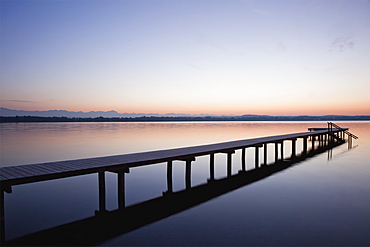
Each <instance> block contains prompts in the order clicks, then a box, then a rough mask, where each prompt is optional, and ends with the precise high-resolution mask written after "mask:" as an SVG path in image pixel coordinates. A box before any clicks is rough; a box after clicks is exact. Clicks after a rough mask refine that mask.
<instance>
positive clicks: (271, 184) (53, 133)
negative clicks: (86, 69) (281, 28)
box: [0, 121, 370, 246]
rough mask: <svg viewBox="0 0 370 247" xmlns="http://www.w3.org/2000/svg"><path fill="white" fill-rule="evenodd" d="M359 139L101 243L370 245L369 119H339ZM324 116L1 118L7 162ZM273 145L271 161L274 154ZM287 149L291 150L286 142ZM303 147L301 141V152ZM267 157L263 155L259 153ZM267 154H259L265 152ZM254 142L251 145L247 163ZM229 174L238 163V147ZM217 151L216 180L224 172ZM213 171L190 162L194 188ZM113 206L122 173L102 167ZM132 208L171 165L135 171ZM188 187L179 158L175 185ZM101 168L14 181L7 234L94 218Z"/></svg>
mask: <svg viewBox="0 0 370 247" xmlns="http://www.w3.org/2000/svg"><path fill="white" fill-rule="evenodd" d="M337 124H339V125H340V126H342V127H348V128H350V131H351V132H352V133H354V134H355V135H357V136H359V137H360V139H358V140H355V141H354V142H353V146H352V148H349V147H348V145H347V144H343V145H341V146H338V147H335V148H334V149H333V150H332V151H331V152H329V151H328V152H325V153H322V154H319V155H316V156H314V157H312V158H310V159H307V160H305V161H302V162H299V163H297V164H295V165H294V166H292V167H290V168H288V169H285V170H283V171H281V172H278V173H275V174H273V175H272V176H269V177H267V178H265V179H262V180H259V181H257V182H254V183H252V184H249V185H247V186H244V187H242V188H239V189H236V190H234V191H232V192H229V193H227V194H224V195H222V196H219V197H217V198H214V199H212V200H210V201H207V202H205V203H203V204H201V205H198V206H195V207H192V208H191V209H189V210H186V211H182V212H180V213H178V214H175V215H173V216H170V217H168V218H165V219H162V220H160V221H157V222H154V223H152V224H149V225H146V226H144V227H142V228H139V229H137V230H134V231H132V232H129V233H126V234H123V235H119V236H117V237H115V238H112V239H107V240H106V241H104V242H101V243H98V245H102V246H112V245H351V246H354V245H367V246H369V245H370V234H369V229H370V122H368V121H364V122H338V123H337ZM326 126H327V125H326V122H174V123H172V122H171V123H170V122H165V123H162V122H161V123H2V124H0V127H1V133H0V134H1V166H13V165H21V164H31V163H41V162H49V161H58V160H68V159H79V158H87V157H98V156H107V155H115V154H124V153H134V152H144V151H151V150H160V149H169V148H176V147H186V146H194V145H202V144H210V143H217V142H225V141H233V140H240V139H249V138H255V137H263V136H269V135H280V134H288V133H295V132H305V131H307V128H309V127H326ZM273 148H274V147H273V146H272V145H271V146H268V162H272V161H273V160H274V149H273ZM284 148H285V154H286V155H287V156H288V155H289V153H290V150H291V146H290V143H289V142H285V143H284ZM300 150H302V140H298V142H297V151H300ZM260 155H261V156H262V152H260ZM260 160H261V159H260ZM253 168H254V149H252V148H249V149H247V169H253ZM232 169H233V170H232V173H233V174H237V173H238V171H239V170H240V169H241V151H240V150H237V151H236V153H235V154H234V155H233V167H232ZM226 173H227V171H226V155H225V154H216V155H215V177H216V178H223V177H226V175H227V174H226ZM208 178H209V157H208V156H202V157H198V158H197V159H196V161H195V162H193V163H192V177H191V183H192V186H196V185H199V184H204V183H206V182H207V179H208ZM106 183H107V209H108V210H115V209H117V207H118V206H117V204H118V202H117V196H116V195H117V175H116V174H113V173H108V172H107V173H106ZM125 186H126V187H125V189H126V195H125V196H126V205H133V204H136V203H138V202H142V201H146V200H148V199H151V198H155V197H160V196H162V192H164V191H166V190H167V183H166V164H165V163H160V164H155V165H150V166H145V167H138V168H133V169H130V173H128V174H126V180H125ZM184 188H185V164H184V162H181V161H174V166H173V189H174V191H180V190H183V189H184ZM98 202H99V199H98V179H97V174H91V175H84V176H79V177H71V178H66V179H58V180H52V181H46V182H38V183H32V184H27V185H18V186H14V187H13V192H12V193H11V194H5V225H6V228H5V229H6V239H7V240H10V239H14V238H17V237H20V236H24V235H26V234H30V233H34V232H37V231H41V230H44V229H47V228H51V227H54V226H58V225H61V224H65V223H69V222H73V221H76V220H79V219H83V218H87V217H91V216H94V212H95V210H97V209H98V207H99V205H98Z"/></svg>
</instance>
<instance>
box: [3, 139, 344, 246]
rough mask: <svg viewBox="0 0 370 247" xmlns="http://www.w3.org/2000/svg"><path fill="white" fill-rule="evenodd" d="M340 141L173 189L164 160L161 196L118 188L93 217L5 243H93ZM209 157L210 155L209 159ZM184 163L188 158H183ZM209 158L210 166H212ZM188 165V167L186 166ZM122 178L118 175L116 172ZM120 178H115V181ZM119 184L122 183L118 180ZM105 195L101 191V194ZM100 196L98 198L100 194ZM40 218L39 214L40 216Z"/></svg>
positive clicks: (170, 165)
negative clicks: (110, 204) (137, 199)
mask: <svg viewBox="0 0 370 247" xmlns="http://www.w3.org/2000/svg"><path fill="white" fill-rule="evenodd" d="M341 144H342V142H339V143H333V144H331V145H327V146H325V145H322V146H320V147H318V148H316V149H313V150H309V151H308V152H306V151H304V152H302V153H300V154H296V155H294V156H292V157H291V158H290V159H289V160H287V159H277V160H276V161H275V162H273V163H270V164H265V165H262V166H260V167H258V166H257V167H256V168H255V169H251V170H245V169H244V170H243V169H242V170H240V171H239V172H238V173H237V174H234V175H232V174H231V172H230V173H229V172H228V173H227V176H226V177H224V178H221V179H215V178H214V176H212V175H211V176H210V177H209V179H208V182H207V183H203V184H200V185H196V186H191V181H190V177H188V176H186V178H185V180H186V186H185V189H183V190H181V191H177V192H174V191H173V188H172V177H171V176H169V174H172V163H168V164H167V191H165V192H164V193H163V195H162V196H160V197H157V198H154V199H150V200H146V201H144V202H141V203H137V204H134V205H131V206H125V205H124V202H122V201H121V202H120V201H119V200H122V194H121V193H124V192H122V191H121V192H118V197H119V200H118V209H117V210H113V211H107V210H105V208H102V207H100V211H99V213H97V214H96V215H95V216H94V217H90V218H86V219H84V220H80V221H76V222H72V223H68V224H65V225H62V226H59V227H55V228H51V229H48V230H45V231H41V232H38V233H35V234H31V235H28V236H25V237H22V238H19V239H16V240H12V241H10V242H8V243H7V244H9V245H36V246H41V245H47V246H50V245H94V244H98V243H100V242H102V241H104V240H107V239H111V238H113V237H116V236H118V235H121V234H124V233H127V232H130V231H132V230H135V229H137V228H140V227H142V226H145V225H147V224H150V223H152V222H155V221H158V220H161V219H164V218H167V217H169V216H171V215H174V214H176V213H179V212H181V211H184V210H187V209H189V208H191V207H194V206H196V205H199V204H202V203H204V202H206V201H208V200H211V199H213V198H216V197H219V196H220V195H223V194H226V193H228V192H231V191H233V190H236V189H238V188H241V187H244V186H246V185H249V184H251V183H253V182H256V181H259V180H262V179H264V178H266V177H269V176H271V175H273V174H275V173H278V172H281V171H283V170H285V169H287V168H289V167H292V166H293V165H296V164H298V163H299V162H301V161H303V160H306V159H308V158H310V157H313V156H315V155H317V154H320V153H323V152H326V151H327V152H328V153H329V152H331V150H332V148H334V147H336V146H339V145H341ZM211 160H212V159H211ZM187 163H188V162H187ZM212 163H213V162H212V161H211V163H210V167H212ZM188 169H189V168H188ZM119 177H121V178H122V176H119ZM119 180H120V179H118V181H119ZM121 185H122V183H121ZM101 196H104V197H105V194H104V195H101ZM100 200H102V198H100ZM41 218H42V216H41Z"/></svg>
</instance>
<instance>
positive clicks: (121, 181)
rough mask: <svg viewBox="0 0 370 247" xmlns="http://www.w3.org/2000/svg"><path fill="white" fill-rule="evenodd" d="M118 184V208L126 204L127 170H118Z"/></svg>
mask: <svg viewBox="0 0 370 247" xmlns="http://www.w3.org/2000/svg"><path fill="white" fill-rule="evenodd" d="M117 176H118V177H117V180H118V181H117V184H118V208H119V209H123V208H124V207H125V205H126V201H125V172H124V171H123V170H121V171H117Z"/></svg>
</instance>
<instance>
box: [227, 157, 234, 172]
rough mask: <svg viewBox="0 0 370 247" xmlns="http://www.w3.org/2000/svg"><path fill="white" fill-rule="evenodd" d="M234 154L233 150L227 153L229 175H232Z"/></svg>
mask: <svg viewBox="0 0 370 247" xmlns="http://www.w3.org/2000/svg"><path fill="white" fill-rule="evenodd" d="M232 154H233V152H228V153H227V177H231V173H232Z"/></svg>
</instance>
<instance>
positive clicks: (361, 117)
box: [0, 115, 370, 123]
mask: <svg viewBox="0 0 370 247" xmlns="http://www.w3.org/2000/svg"><path fill="white" fill-rule="evenodd" d="M338 120H341V121H365V120H370V116H365V115H359V116H341V115H327V116H266V115H263V116H262V115H261V116H260V115H253V116H248V115H247V116H202V117H169V116H141V117H94V118H91V117H88V118H86V117H85V118H80V117H39V116H15V117H0V123H19V122H186V121H338Z"/></svg>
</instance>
